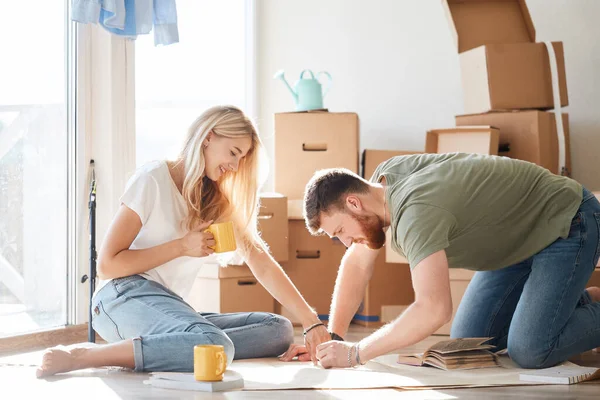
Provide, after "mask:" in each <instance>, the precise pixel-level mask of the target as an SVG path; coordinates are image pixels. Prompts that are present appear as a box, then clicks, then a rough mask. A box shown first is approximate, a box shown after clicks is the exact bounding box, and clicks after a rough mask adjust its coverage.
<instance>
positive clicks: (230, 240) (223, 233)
mask: <svg viewBox="0 0 600 400" xmlns="http://www.w3.org/2000/svg"><path fill="white" fill-rule="evenodd" d="M206 232H210V233H212V234H213V236H214V237H215V242H216V243H215V247H213V250H214V251H215V253H225V252H228V251H234V250H235V249H236V248H237V246H236V244H235V234H234V231H233V222H231V221H229V222H222V223H220V224H212V225H210V226H209V227H208V228H207V229H206Z"/></svg>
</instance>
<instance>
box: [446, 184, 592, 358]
mask: <svg viewBox="0 0 600 400" xmlns="http://www.w3.org/2000/svg"><path fill="white" fill-rule="evenodd" d="M599 231H600V203H599V202H598V200H597V199H596V198H595V197H594V195H593V194H592V193H590V192H589V191H588V190H586V189H584V191H583V200H582V202H581V206H580V207H579V210H578V211H577V213H576V214H575V216H574V218H573V220H572V222H571V229H570V232H569V237H568V238H567V239H560V238H559V239H558V240H556V241H555V242H554V243H552V244H551V245H550V246H548V247H546V248H545V249H544V250H542V251H540V252H539V253H537V254H535V255H533V256H532V257H530V258H529V259H527V260H525V261H523V262H520V263H518V264H515V265H512V266H510V267H507V268H503V269H500V270H496V271H480V272H476V273H475V276H474V277H473V279H472V281H471V283H470V284H469V286H468V288H467V290H466V292H465V295H464V297H463V299H462V302H461V304H460V306H459V307H458V311H457V313H456V316H455V319H454V322H453V325H452V331H451V336H452V337H494V340H493V341H491V343H492V344H495V345H496V346H498V349H503V348H508V354H509V355H510V357H511V358H512V359H513V360H514V361H515V362H516V363H517V364H519V365H520V366H521V367H523V368H547V367H551V366H553V365H556V364H558V363H560V362H563V361H565V360H567V359H568V358H570V357H572V356H574V355H576V354H579V353H582V352H584V351H587V350H590V349H593V348H595V347H599V346H600V302H596V303H594V302H592V301H591V298H590V296H589V294H588V293H587V292H586V291H585V287H586V284H587V282H588V281H589V279H590V276H591V274H592V272H593V271H594V267H595V265H596V263H597V262H598V257H599V255H600V235H599Z"/></svg>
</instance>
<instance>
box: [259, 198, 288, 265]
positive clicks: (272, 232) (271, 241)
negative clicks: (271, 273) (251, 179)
mask: <svg viewBox="0 0 600 400" xmlns="http://www.w3.org/2000/svg"><path fill="white" fill-rule="evenodd" d="M258 229H259V231H260V233H261V236H262V238H263V240H264V241H265V242H266V243H267V244H268V245H269V250H270V252H271V255H272V256H273V258H274V259H275V261H277V262H285V261H287V260H288V247H289V230H288V203H287V197H285V196H283V195H281V194H279V193H261V195H260V209H259V211H258Z"/></svg>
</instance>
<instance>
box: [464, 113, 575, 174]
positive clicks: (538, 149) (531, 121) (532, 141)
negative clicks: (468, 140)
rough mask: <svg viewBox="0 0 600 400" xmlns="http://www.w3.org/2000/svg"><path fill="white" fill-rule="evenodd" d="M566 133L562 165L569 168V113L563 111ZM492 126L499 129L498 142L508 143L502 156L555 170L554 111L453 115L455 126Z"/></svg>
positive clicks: (555, 171) (556, 169) (556, 145)
mask: <svg viewBox="0 0 600 400" xmlns="http://www.w3.org/2000/svg"><path fill="white" fill-rule="evenodd" d="M562 117H563V130H564V133H565V152H566V154H565V166H566V168H567V170H568V174H567V175H570V173H571V172H572V170H571V155H570V145H569V115H568V114H566V113H563V115H562ZM475 124H481V125H491V126H493V127H495V128H498V129H499V130H500V145H508V148H509V151H508V152H506V153H502V154H501V155H503V156H506V157H510V158H516V159H519V160H525V161H529V162H532V163H535V164H538V165H541V166H542V167H544V168H546V169H549V170H550V171H552V172H553V173H555V174H558V173H561V171H558V168H559V167H558V135H557V132H556V118H555V116H554V113H550V112H543V111H537V110H530V111H512V112H510V111H509V112H492V113H486V114H475V115H458V116H456V125H459V126H462V125H475Z"/></svg>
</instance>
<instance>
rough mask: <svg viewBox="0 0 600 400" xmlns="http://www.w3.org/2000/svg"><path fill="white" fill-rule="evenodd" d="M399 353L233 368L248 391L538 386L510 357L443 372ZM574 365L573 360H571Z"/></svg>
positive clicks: (271, 361) (240, 363)
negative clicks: (358, 361)
mask: <svg viewBox="0 0 600 400" xmlns="http://www.w3.org/2000/svg"><path fill="white" fill-rule="evenodd" d="M396 359H397V356H396V355H393V354H392V355H387V356H383V357H378V358H377V359H375V360H374V361H371V362H369V363H367V364H366V365H365V366H363V367H360V368H354V369H328V370H326V369H323V368H321V367H315V366H313V365H312V363H311V362H282V361H279V360H277V359H259V360H243V361H234V362H233V364H232V365H231V366H230V367H229V369H231V370H234V371H236V372H239V373H240V374H242V376H243V377H244V382H245V387H244V390H284V389H372V388H403V389H418V388H447V387H485V386H513V385H519V386H522V385H535V384H536V383H533V382H524V381H521V380H520V379H519V374H520V373H521V372H523V371H525V370H523V369H520V368H518V367H517V366H516V365H515V364H514V363H513V362H512V361H511V360H510V359H509V358H508V357H500V363H501V365H502V366H501V367H497V368H482V369H476V370H466V371H443V370H440V369H437V368H431V367H412V366H408V365H401V364H397V363H396ZM569 364H570V363H569Z"/></svg>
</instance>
